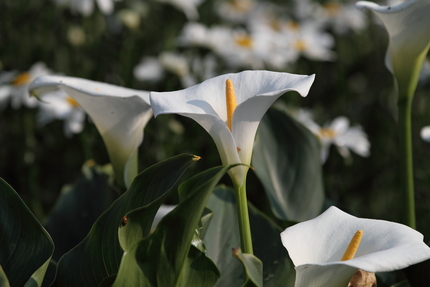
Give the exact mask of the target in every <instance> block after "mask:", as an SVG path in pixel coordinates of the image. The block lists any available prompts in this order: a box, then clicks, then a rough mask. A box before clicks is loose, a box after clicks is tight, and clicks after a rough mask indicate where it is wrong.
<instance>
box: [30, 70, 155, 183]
mask: <svg viewBox="0 0 430 287" xmlns="http://www.w3.org/2000/svg"><path fill="white" fill-rule="evenodd" d="M29 89H30V90H31V93H32V95H34V96H37V97H40V96H42V95H43V94H45V93H51V92H52V91H56V90H58V89H60V90H62V91H64V92H65V93H66V94H67V95H68V96H70V97H71V98H73V99H74V100H75V101H76V102H77V103H78V104H79V106H80V107H81V108H82V109H84V111H85V112H86V113H87V114H88V116H89V117H90V118H91V119H92V121H93V122H94V124H95V125H96V127H97V129H98V131H99V132H100V135H101V136H102V138H103V141H104V143H105V145H106V149H107V151H108V154H109V158H110V160H111V163H112V166H113V169H114V172H115V177H116V181H117V183H118V184H119V185H120V186H125V187H129V186H130V184H131V182H132V180H133V179H134V177H135V176H136V175H137V172H138V166H137V164H138V162H137V148H138V147H139V145H140V144H141V143H142V141H143V129H144V128H145V126H146V124H147V122H148V121H149V119H150V118H151V116H152V110H151V106H150V105H149V92H146V91H138V90H132V89H127V88H123V87H118V86H114V85H110V84H106V83H100V82H94V81H90V80H85V79H80V78H73V77H60V76H44V77H38V78H37V79H36V80H35V81H34V82H32V83H31V85H30V87H29Z"/></svg>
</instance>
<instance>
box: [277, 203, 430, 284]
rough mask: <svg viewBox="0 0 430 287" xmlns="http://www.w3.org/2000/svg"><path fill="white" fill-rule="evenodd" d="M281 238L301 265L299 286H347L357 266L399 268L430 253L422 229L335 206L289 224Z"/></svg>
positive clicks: (374, 269)
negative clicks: (357, 214)
mask: <svg viewBox="0 0 430 287" xmlns="http://www.w3.org/2000/svg"><path fill="white" fill-rule="evenodd" d="M357 231H360V232H357ZM356 233H360V235H361V236H362V237H361V242H360V241H358V245H356V246H355V247H356V248H355V250H354V251H355V252H356V253H355V256H354V255H352V259H345V257H343V256H342V255H344V256H345V255H346V253H347V252H345V251H346V250H347V249H348V250H349V249H350V248H348V247H349V245H350V242H353V240H351V238H353V237H355V236H354V234H356ZM281 240H282V243H283V245H284V246H285V248H286V249H287V250H288V253H289V256H290V258H291V260H292V261H293V263H294V265H295V266H296V267H295V268H296V283H295V287H301V286H306V287H323V286H330V287H345V286H347V284H348V282H349V281H350V280H351V277H352V276H353V275H354V273H356V272H357V270H364V271H367V272H373V273H375V272H387V271H394V270H399V269H403V268H406V267H408V266H410V265H413V264H416V263H419V262H422V261H424V260H427V259H429V258H430V248H429V247H428V246H427V245H426V244H425V243H424V242H423V235H422V234H421V233H419V232H417V231H416V230H414V229H412V228H409V227H407V226H405V225H402V224H399V223H394V222H389V221H384V220H375V219H364V218H357V217H355V216H352V215H349V214H347V213H345V212H343V211H341V210H340V209H338V208H336V207H334V206H332V207H330V208H329V209H328V210H327V211H325V212H324V213H323V214H321V215H320V216H318V217H316V218H314V219H312V220H309V221H305V222H302V223H299V224H296V225H294V226H292V227H289V228H287V229H286V230H285V231H284V232H282V233H281ZM357 247H358V248H357ZM349 258H351V257H349ZM342 259H343V260H344V261H342Z"/></svg>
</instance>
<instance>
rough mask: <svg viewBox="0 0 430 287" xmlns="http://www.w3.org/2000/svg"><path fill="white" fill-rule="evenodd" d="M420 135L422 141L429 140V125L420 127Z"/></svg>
mask: <svg viewBox="0 0 430 287" xmlns="http://www.w3.org/2000/svg"><path fill="white" fill-rule="evenodd" d="M420 135H421V138H422V139H423V140H424V141H426V142H430V126H425V127H423V128H422V129H421V132H420Z"/></svg>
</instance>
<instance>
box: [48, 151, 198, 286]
mask: <svg viewBox="0 0 430 287" xmlns="http://www.w3.org/2000/svg"><path fill="white" fill-rule="evenodd" d="M197 159H198V157H196V156H192V155H178V156H175V157H172V158H170V159H167V160H165V161H162V162H160V163H158V164H155V165H153V166H151V167H149V168H148V169H146V170H144V171H143V172H142V173H140V174H139V175H138V176H137V177H136V178H135V179H134V181H133V183H132V185H131V186H130V188H129V189H128V190H127V191H126V192H125V193H124V194H123V195H122V196H121V197H120V198H118V199H117V200H116V201H115V202H114V203H113V204H112V206H111V207H110V208H109V209H107V210H106V211H105V212H104V213H103V214H102V215H101V216H100V217H99V218H98V219H97V221H96V222H95V223H94V225H93V227H92V228H91V231H90V233H89V234H88V236H87V237H86V238H85V239H84V240H83V241H82V242H81V243H79V244H78V245H77V246H76V247H75V248H73V249H72V250H71V251H69V252H68V253H66V254H65V255H64V256H63V257H62V258H61V259H60V261H59V263H58V273H57V278H56V282H55V283H56V286H61V287H63V286H91V287H93V286H98V285H99V284H100V283H101V282H102V281H103V280H104V279H105V278H106V277H109V276H112V275H114V274H116V273H117V272H118V267H119V264H120V262H121V257H122V253H123V250H122V248H121V246H120V244H119V240H118V226H119V225H120V224H121V219H122V217H123V216H124V215H125V214H127V212H129V211H131V210H133V209H136V208H139V207H142V206H148V207H147V208H148V213H147V214H148V220H153V219H154V217H155V214H156V212H157V210H158V208H159V207H160V205H161V203H162V201H163V200H164V199H165V197H166V196H167V195H168V192H169V191H170V190H172V187H173V186H174V185H175V184H176V182H177V181H178V179H179V178H180V176H181V175H182V174H183V173H184V172H185V170H186V169H187V168H188V167H189V165H190V164H191V163H193V162H194V161H196V160H197ZM146 233H149V229H148V230H146Z"/></svg>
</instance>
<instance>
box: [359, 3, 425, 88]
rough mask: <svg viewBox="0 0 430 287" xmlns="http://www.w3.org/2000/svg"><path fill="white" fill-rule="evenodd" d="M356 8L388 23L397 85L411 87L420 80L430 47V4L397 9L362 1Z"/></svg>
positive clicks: (389, 48)
mask: <svg viewBox="0 0 430 287" xmlns="http://www.w3.org/2000/svg"><path fill="white" fill-rule="evenodd" d="M356 6H357V7H358V8H359V9H364V8H367V9H370V10H372V11H373V12H375V13H376V14H377V15H378V16H379V18H380V19H381V20H382V22H383V23H384V25H385V27H386V29H387V31H388V34H389V36H390V44H389V47H388V52H387V60H388V61H389V62H388V63H387V66H388V67H389V68H390V70H392V71H393V72H394V74H395V76H396V78H397V81H398V82H399V83H400V84H401V85H403V84H405V85H408V83H409V82H410V81H411V80H417V77H418V75H419V70H420V69H421V66H422V63H423V61H424V59H425V56H426V55H427V51H428V49H429V47H430V17H429V16H428V15H430V1H428V0H410V1H407V2H404V3H401V4H398V5H396V6H379V5H377V4H375V3H372V2H367V1H359V2H357V3H356ZM414 78H415V79H414Z"/></svg>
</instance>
